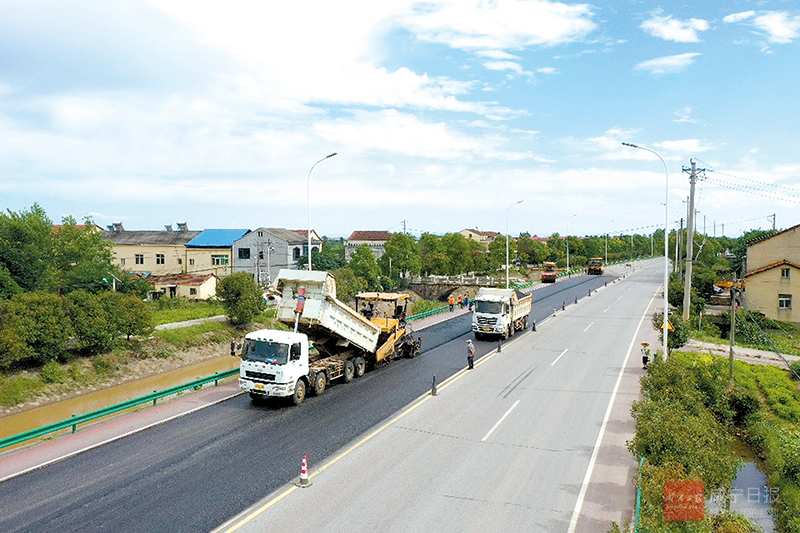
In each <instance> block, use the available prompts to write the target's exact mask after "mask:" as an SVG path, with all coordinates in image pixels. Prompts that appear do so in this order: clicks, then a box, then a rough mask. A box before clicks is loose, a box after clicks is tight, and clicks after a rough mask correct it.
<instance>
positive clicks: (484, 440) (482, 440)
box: [481, 400, 519, 442]
mask: <svg viewBox="0 0 800 533" xmlns="http://www.w3.org/2000/svg"><path fill="white" fill-rule="evenodd" d="M518 405H519V400H517V401H516V402H514V405H512V406H511V407H510V408H509V409H508V411H506V414H504V415H503V416H502V417H500V420H498V421H497V423H496V424H495V425H494V426H492V429H490V430H489V433H487V434H486V435H484V436H483V438H482V439H481V442H486V439H488V438H489V437H491V436H492V433H494V430H495V429H497V427H498V426H499V425H500V424H501V423H502V422H503V420H505V419H506V417H507V416H508V415H510V414H511V411H513V410H514V408H515V407H516V406H518Z"/></svg>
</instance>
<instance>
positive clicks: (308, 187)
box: [306, 152, 337, 272]
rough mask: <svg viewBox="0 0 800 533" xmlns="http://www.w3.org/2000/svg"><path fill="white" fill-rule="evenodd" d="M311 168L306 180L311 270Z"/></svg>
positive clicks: (333, 154) (312, 167)
mask: <svg viewBox="0 0 800 533" xmlns="http://www.w3.org/2000/svg"><path fill="white" fill-rule="evenodd" d="M336 154H337V152H333V153H332V154H328V155H326V156H325V157H323V158H322V159H320V160H319V161H317V162H316V163H314V164H313V165H311V170H314V167H315V166H317V165H319V164H320V163H322V162H323V161H325V160H326V159H330V158H331V157H333V156H335V155H336ZM311 170H309V171H308V179H307V180H306V202H307V203H308V221H307V222H308V271H309V272H311Z"/></svg>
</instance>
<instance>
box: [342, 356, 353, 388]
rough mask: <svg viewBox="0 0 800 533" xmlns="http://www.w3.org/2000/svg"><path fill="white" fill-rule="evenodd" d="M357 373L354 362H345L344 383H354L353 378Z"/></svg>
mask: <svg viewBox="0 0 800 533" xmlns="http://www.w3.org/2000/svg"><path fill="white" fill-rule="evenodd" d="M355 373H356V368H355V367H354V366H353V362H352V361H345V362H344V376H343V377H344V382H345V383H350V382H351V381H353V376H354V375H355Z"/></svg>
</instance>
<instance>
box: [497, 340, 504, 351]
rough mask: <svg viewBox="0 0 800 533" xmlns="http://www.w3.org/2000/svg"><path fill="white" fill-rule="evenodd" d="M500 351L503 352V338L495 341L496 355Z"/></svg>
mask: <svg viewBox="0 0 800 533" xmlns="http://www.w3.org/2000/svg"><path fill="white" fill-rule="evenodd" d="M502 351H503V338H502V337H500V338H499V339H497V353H500V352H502Z"/></svg>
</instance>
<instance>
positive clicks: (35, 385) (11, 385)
mask: <svg viewBox="0 0 800 533" xmlns="http://www.w3.org/2000/svg"><path fill="white" fill-rule="evenodd" d="M43 386H44V383H42V380H40V379H37V378H31V377H27V376H15V377H13V378H8V379H0V405H5V406H8V407H11V406H13V405H17V404H20V403H22V402H24V401H25V400H27V399H28V398H30V397H31V396H32V395H34V394H35V393H36V392H37V391H38V390H39V389H41V388H42V387H43Z"/></svg>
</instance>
